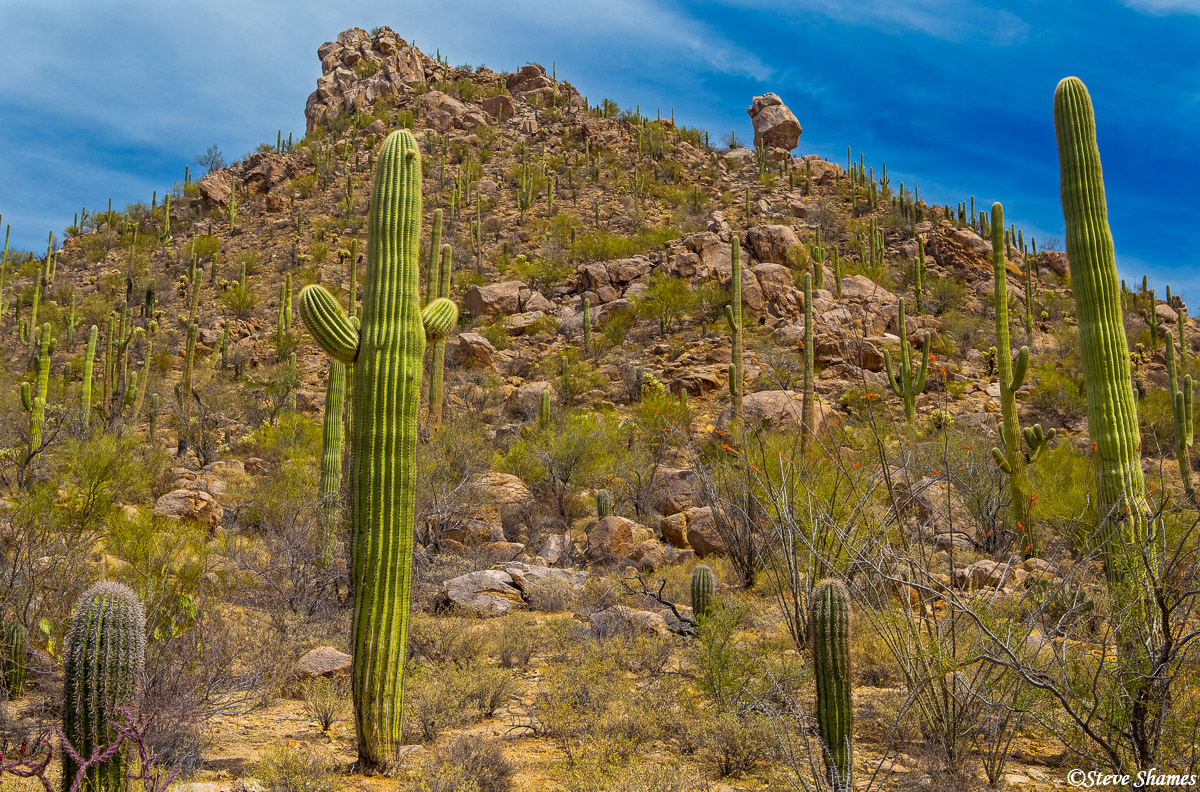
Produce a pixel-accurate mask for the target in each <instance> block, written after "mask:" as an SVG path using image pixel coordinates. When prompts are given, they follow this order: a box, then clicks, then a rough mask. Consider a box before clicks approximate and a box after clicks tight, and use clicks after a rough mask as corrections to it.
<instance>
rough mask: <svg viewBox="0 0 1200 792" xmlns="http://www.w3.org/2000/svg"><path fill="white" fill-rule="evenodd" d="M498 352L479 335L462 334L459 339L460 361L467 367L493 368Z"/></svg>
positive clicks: (489, 342)
mask: <svg viewBox="0 0 1200 792" xmlns="http://www.w3.org/2000/svg"><path fill="white" fill-rule="evenodd" d="M497 352H498V350H497V349H496V347H495V346H493V345H492V342H491V341H488V340H487V339H486V338H484V337H483V336H481V335H480V334H479V333H462V334H461V335H459V337H458V360H459V362H460V363H465V364H467V365H473V366H481V367H483V368H491V367H492V365H493V364H494V363H495V362H496V354H497Z"/></svg>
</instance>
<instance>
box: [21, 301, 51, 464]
mask: <svg viewBox="0 0 1200 792" xmlns="http://www.w3.org/2000/svg"><path fill="white" fill-rule="evenodd" d="M50 347H51V342H50V323H49V322H46V323H45V324H43V325H42V329H41V332H40V333H39V352H38V357H37V372H36V373H37V379H36V380H35V382H34V388H35V390H33V391H32V393H31V391H30V387H29V383H28V382H23V383H21V405H22V406H23V407H24V408H25V412H27V413H29V454H30V456H31V457H32V455H33V454H36V453H37V452H38V449H39V448H41V446H42V427H43V426H44V425H45V423H46V392H47V390H48V389H49V387H50Z"/></svg>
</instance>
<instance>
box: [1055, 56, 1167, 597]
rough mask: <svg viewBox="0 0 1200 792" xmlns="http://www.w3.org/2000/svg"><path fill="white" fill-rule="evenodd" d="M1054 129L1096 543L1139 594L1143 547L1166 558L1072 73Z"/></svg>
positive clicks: (1090, 142) (1093, 155) (1081, 93)
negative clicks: (1157, 540)
mask: <svg viewBox="0 0 1200 792" xmlns="http://www.w3.org/2000/svg"><path fill="white" fill-rule="evenodd" d="M1054 129H1055V133H1056V135H1057V138H1058V161H1059V169H1060V173H1061V179H1062V185H1061V197H1062V206H1063V216H1064V217H1065V219H1066V230H1067V234H1066V236H1067V258H1068V260H1069V261H1070V265H1071V287H1072V291H1073V292H1074V295H1075V306H1076V311H1077V314H1078V317H1079V351H1080V357H1081V358H1082V361H1083V378H1084V382H1085V384H1086V386H1087V409H1088V433H1089V434H1090V435H1091V439H1092V447H1093V448H1094V449H1095V453H1093V454H1092V464H1093V468H1094V471H1095V477H1096V494H1097V504H1096V505H1097V514H1098V515H1099V518H1100V525H1099V526H1098V535H1097V539H1098V540H1099V542H1100V545H1101V546H1102V547H1103V548H1104V555H1105V567H1106V571H1107V573H1108V577H1109V582H1110V585H1116V586H1130V585H1133V586H1134V588H1135V589H1136V591H1137V592H1138V596H1139V597H1144V596H1146V595H1145V592H1146V590H1147V589H1146V586H1145V584H1146V582H1147V581H1146V580H1145V577H1146V576H1145V566H1146V564H1145V563H1144V561H1143V555H1142V551H1143V548H1145V549H1146V550H1147V552H1148V553H1149V564H1150V566H1151V568H1153V567H1154V566H1156V565H1157V564H1158V563H1159V561H1160V559H1159V558H1158V554H1157V552H1156V548H1154V547H1152V546H1151V547H1147V538H1148V528H1149V520H1150V508H1149V506H1148V504H1147V503H1146V482H1145V478H1144V477H1143V475H1142V458H1141V448H1142V442H1141V437H1140V435H1139V432H1138V419H1137V401H1136V400H1135V398H1134V394H1133V385H1132V384H1131V380H1130V376H1129V346H1128V342H1127V341H1126V339H1125V326H1124V324H1123V323H1122V320H1121V292H1120V286H1119V285H1118V280H1117V264H1116V257H1115V253H1114V251H1113V240H1112V232H1111V231H1110V230H1109V227H1108V207H1107V204H1106V203H1105V197H1104V177H1103V174H1102V171H1101V168H1100V150H1099V148H1098V147H1097V145H1096V121H1095V117H1094V115H1093V113H1092V100H1091V97H1090V96H1089V95H1088V91H1087V88H1085V87H1084V85H1083V83H1082V82H1081V81H1080V80H1079V79H1078V78H1076V77H1068V78H1066V79H1064V80H1063V81H1062V82H1060V83H1059V84H1058V88H1057V89H1056V90H1055V92H1054ZM1126 590H1128V589H1126ZM1148 618H1150V617H1149V616H1148Z"/></svg>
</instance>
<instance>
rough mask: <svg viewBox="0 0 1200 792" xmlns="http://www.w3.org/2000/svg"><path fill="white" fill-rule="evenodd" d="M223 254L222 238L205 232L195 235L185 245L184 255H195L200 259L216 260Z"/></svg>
mask: <svg viewBox="0 0 1200 792" xmlns="http://www.w3.org/2000/svg"><path fill="white" fill-rule="evenodd" d="M220 254H221V240H219V239H217V238H216V237H215V236H211V235H209V234H204V235H202V236H198V237H194V238H193V239H191V240H190V241H189V242H188V243H187V244H185V245H184V246H183V254H182V255H183V257H184V258H186V259H190V258H191V257H192V256H193V255H194V256H195V257H196V259H197V260H198V261H208V262H215V261H216V260H217V256H219V255H220Z"/></svg>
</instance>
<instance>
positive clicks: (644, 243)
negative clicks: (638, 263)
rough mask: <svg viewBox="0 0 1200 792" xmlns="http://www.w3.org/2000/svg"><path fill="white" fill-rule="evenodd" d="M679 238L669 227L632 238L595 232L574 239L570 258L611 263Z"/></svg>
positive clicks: (649, 230)
mask: <svg viewBox="0 0 1200 792" xmlns="http://www.w3.org/2000/svg"><path fill="white" fill-rule="evenodd" d="M678 236H679V231H678V230H676V229H674V228H671V227H670V226H663V227H660V228H650V229H643V230H641V231H638V232H637V233H635V234H634V235H633V236H622V235H621V234H617V233H614V232H612V231H604V230H596V231H591V232H589V233H587V234H582V235H580V236H577V237H576V240H575V244H574V245H572V246H571V258H572V259H574V260H575V261H611V260H613V259H619V258H628V257H629V256H636V255H638V254H639V253H645V252H647V251H649V250H653V249H655V248H660V247H662V246H663V243H664V242H668V241H670V240H672V239H675V238H676V237H678Z"/></svg>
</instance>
